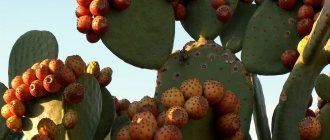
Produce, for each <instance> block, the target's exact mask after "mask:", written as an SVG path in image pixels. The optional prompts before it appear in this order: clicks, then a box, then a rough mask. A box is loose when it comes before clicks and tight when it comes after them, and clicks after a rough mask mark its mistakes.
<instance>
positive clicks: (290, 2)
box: [278, 0, 297, 10]
mask: <svg viewBox="0 0 330 140" xmlns="http://www.w3.org/2000/svg"><path fill="white" fill-rule="evenodd" d="M296 3H297V0H278V5H279V6H280V7H281V8H282V9H284V10H292V9H293V8H294V7H295V6H296Z"/></svg>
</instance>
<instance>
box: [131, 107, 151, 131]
mask: <svg viewBox="0 0 330 140" xmlns="http://www.w3.org/2000/svg"><path fill="white" fill-rule="evenodd" d="M140 119H146V120H148V121H149V122H150V124H151V125H152V126H153V127H155V128H157V120H156V117H155V116H154V115H153V114H152V113H151V112H148V111H147V112H139V113H136V114H134V116H133V118H132V121H139V120H140Z"/></svg>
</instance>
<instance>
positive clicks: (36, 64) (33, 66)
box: [31, 63, 40, 70]
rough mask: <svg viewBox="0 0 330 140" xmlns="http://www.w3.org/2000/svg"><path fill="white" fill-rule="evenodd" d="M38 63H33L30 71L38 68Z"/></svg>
mask: <svg viewBox="0 0 330 140" xmlns="http://www.w3.org/2000/svg"><path fill="white" fill-rule="evenodd" d="M39 65H40V63H34V64H33V65H32V66H31V69H33V70H36V69H37V68H38V67H39Z"/></svg>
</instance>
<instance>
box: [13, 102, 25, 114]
mask: <svg viewBox="0 0 330 140" xmlns="http://www.w3.org/2000/svg"><path fill="white" fill-rule="evenodd" d="M25 111H26V109H25V105H24V103H23V102H21V101H19V100H13V101H11V102H10V112H11V113H12V114H13V115H15V116H17V117H22V116H23V115H24V113H25Z"/></svg>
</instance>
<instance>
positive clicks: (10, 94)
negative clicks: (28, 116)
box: [2, 89, 17, 104]
mask: <svg viewBox="0 0 330 140" xmlns="http://www.w3.org/2000/svg"><path fill="white" fill-rule="evenodd" d="M2 97H3V100H4V101H5V102H6V103H7V104H9V103H10V102H11V101H12V100H16V99H17V98H16V90H14V89H7V90H6V91H5V93H4V94H3V96H2Z"/></svg>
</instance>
